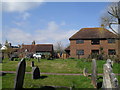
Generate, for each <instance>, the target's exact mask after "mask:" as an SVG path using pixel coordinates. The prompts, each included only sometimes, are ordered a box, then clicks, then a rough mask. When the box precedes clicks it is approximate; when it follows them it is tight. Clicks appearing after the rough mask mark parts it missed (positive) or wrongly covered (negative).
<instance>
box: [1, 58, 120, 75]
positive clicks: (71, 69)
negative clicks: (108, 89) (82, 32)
mask: <svg viewBox="0 0 120 90" xmlns="http://www.w3.org/2000/svg"><path fill="white" fill-rule="evenodd" d="M31 61H34V62H35V66H38V67H39V68H40V71H41V72H50V73H82V72H83V69H84V68H87V69H88V72H89V73H91V62H84V60H80V59H79V60H77V59H65V60H63V59H55V60H46V59H41V60H40V62H38V61H37V59H31V60H30V61H29V60H26V63H27V64H26V65H27V67H26V71H27V72H31V70H32V68H31ZM18 63H19V61H9V60H8V59H5V60H3V63H2V64H0V65H2V70H3V71H16V68H17V66H18ZM105 63H106V61H105V60H98V61H97V72H98V73H103V64H105ZM119 67H120V64H118V63H115V64H114V66H113V72H114V73H120V70H119V69H118V68H119Z"/></svg>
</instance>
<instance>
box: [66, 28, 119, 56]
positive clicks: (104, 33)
mask: <svg viewBox="0 0 120 90" xmlns="http://www.w3.org/2000/svg"><path fill="white" fill-rule="evenodd" d="M69 40H70V46H69V47H68V48H66V49H65V51H66V53H67V54H68V55H70V57H74V58H78V56H80V58H87V57H88V56H89V55H91V54H94V53H96V54H100V53H101V51H102V53H104V55H117V54H118V51H117V50H118V42H117V41H118V39H117V35H116V34H114V33H112V32H110V31H109V30H107V29H105V28H102V27H101V28H82V29H81V30H79V31H78V32H77V33H75V34H74V35H73V36H72V37H70V38H69Z"/></svg>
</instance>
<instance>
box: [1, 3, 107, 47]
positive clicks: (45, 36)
mask: <svg viewBox="0 0 120 90" xmlns="http://www.w3.org/2000/svg"><path fill="white" fill-rule="evenodd" d="M108 4H109V3H107V2H101V3H100V2H99V3H98V2H56V3H55V2H48V3H47V2H44V3H38V2H37V3H35V2H28V3H25V2H19V3H15V2H9V3H5V2H4V3H2V31H3V32H2V35H3V37H2V39H3V42H4V41H5V40H8V41H9V42H11V43H12V44H13V45H18V44H22V43H24V44H31V42H32V41H33V40H35V41H36V43H37V44H40V43H52V44H55V43H56V42H59V41H61V42H62V43H63V44H64V45H67V44H68V43H69V38H70V37H71V36H72V35H73V34H75V33H76V32H77V31H78V30H80V29H81V28H86V27H99V26H100V16H101V15H102V13H103V12H104V10H105V8H106V6H107V5H108Z"/></svg>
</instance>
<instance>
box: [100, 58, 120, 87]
mask: <svg viewBox="0 0 120 90" xmlns="http://www.w3.org/2000/svg"><path fill="white" fill-rule="evenodd" d="M118 86H119V85H118V80H117V78H116V76H115V74H114V73H113V71H112V65H111V60H110V59H109V60H107V63H106V64H104V67H103V85H102V88H105V89H110V88H111V89H112V88H118Z"/></svg>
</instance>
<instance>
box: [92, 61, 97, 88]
mask: <svg viewBox="0 0 120 90" xmlns="http://www.w3.org/2000/svg"><path fill="white" fill-rule="evenodd" d="M96 80H97V65H96V60H95V59H92V83H93V85H94V87H97V81H96Z"/></svg>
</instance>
